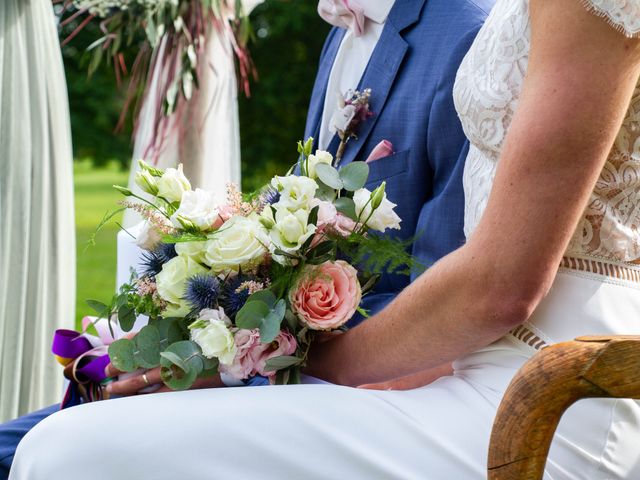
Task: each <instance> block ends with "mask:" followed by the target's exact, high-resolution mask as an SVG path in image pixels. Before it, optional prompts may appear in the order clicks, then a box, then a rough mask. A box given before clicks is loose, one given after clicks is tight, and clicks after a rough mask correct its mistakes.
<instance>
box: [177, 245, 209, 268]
mask: <svg viewBox="0 0 640 480" xmlns="http://www.w3.org/2000/svg"><path fill="white" fill-rule="evenodd" d="M206 248H207V242H206V241H202V242H178V243H176V253H177V254H178V255H182V256H183V257H191V259H192V260H193V261H195V262H198V263H203V261H204V252H205V250H206Z"/></svg>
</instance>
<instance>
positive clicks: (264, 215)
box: [260, 205, 276, 230]
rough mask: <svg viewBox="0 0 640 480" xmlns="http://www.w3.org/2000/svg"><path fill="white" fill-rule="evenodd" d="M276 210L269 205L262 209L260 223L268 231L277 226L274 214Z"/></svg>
mask: <svg viewBox="0 0 640 480" xmlns="http://www.w3.org/2000/svg"><path fill="white" fill-rule="evenodd" d="M274 208H275V207H272V206H271V205H267V206H265V207H264V208H263V209H262V212H261V213H260V223H262V225H264V226H265V228H266V229H268V230H271V229H272V228H273V226H274V225H275V224H276V217H275V214H274Z"/></svg>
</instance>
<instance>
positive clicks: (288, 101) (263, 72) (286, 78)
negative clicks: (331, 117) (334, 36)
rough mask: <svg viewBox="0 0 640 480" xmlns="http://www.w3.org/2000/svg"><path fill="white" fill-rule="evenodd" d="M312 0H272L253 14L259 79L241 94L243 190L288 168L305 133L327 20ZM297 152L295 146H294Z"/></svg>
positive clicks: (254, 57) (253, 49) (294, 159)
mask: <svg viewBox="0 0 640 480" xmlns="http://www.w3.org/2000/svg"><path fill="white" fill-rule="evenodd" d="M316 8H317V2H316V1H314V0H290V1H287V0H279V1H278V0H271V1H267V2H265V3H264V4H263V5H261V6H259V7H258V8H256V10H255V11H254V13H253V14H252V15H251V19H252V23H253V29H254V33H255V36H256V39H255V41H254V42H253V44H252V45H251V47H250V48H251V53H252V56H253V59H254V61H255V64H256V68H257V71H258V75H259V81H258V82H255V83H254V84H253V86H252V95H251V98H250V99H246V98H242V97H241V98H240V133H241V138H242V179H243V184H244V185H243V187H244V189H245V191H249V190H252V189H254V188H257V187H259V186H260V185H261V184H262V183H263V182H264V181H265V180H266V179H267V178H270V177H271V176H273V175H275V174H276V173H278V172H280V173H284V172H285V171H286V170H287V169H288V168H289V167H290V166H291V165H292V164H293V163H294V162H295V161H296V160H297V159H296V158H295V156H292V155H291V152H292V150H291V148H292V147H293V146H294V145H295V142H297V141H298V140H300V139H302V136H303V135H304V125H305V121H306V117H307V109H308V106H309V99H310V96H311V90H312V87H313V81H314V79H315V74H316V71H317V68H318V60H319V58H320V51H321V50H322V45H323V44H324V39H325V37H326V35H327V33H328V31H329V26H328V25H327V24H326V23H325V22H324V21H323V20H322V19H321V18H320V17H319V16H318V13H317V11H316ZM293 151H294V152H295V149H294V150H293Z"/></svg>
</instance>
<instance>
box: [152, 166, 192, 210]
mask: <svg viewBox="0 0 640 480" xmlns="http://www.w3.org/2000/svg"><path fill="white" fill-rule="evenodd" d="M157 185H158V197H162V198H164V199H165V200H168V201H169V202H172V203H173V202H179V201H180V200H182V194H183V193H184V192H186V191H188V190H191V184H190V183H189V180H187V177H185V176H184V173H183V172H182V164H180V165H178V168H167V170H166V171H165V172H164V174H163V175H162V176H161V177H160V178H159V179H158V183H157Z"/></svg>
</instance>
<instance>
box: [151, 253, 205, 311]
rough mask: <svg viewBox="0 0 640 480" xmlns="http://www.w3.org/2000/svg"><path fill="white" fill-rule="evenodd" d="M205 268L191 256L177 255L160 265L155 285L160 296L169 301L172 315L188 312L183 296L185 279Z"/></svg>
mask: <svg viewBox="0 0 640 480" xmlns="http://www.w3.org/2000/svg"><path fill="white" fill-rule="evenodd" d="M206 272H207V269H206V268H204V267H203V266H202V265H200V264H199V263H198V262H196V261H194V260H193V259H192V258H191V257H185V256H182V255H178V256H177V257H174V258H172V259H171V260H169V261H168V262H167V263H165V264H164V265H163V266H162V270H161V271H160V273H158V275H156V285H157V287H158V294H159V295H160V297H161V298H162V299H163V300H165V301H167V302H169V303H170V304H171V305H170V307H172V308H170V311H171V314H172V315H175V316H184V315H186V314H187V313H189V306H188V305H187V304H186V302H185V301H184V299H183V297H184V294H185V289H186V285H187V279H188V278H190V277H193V276H194V275H198V274H201V273H206Z"/></svg>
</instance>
